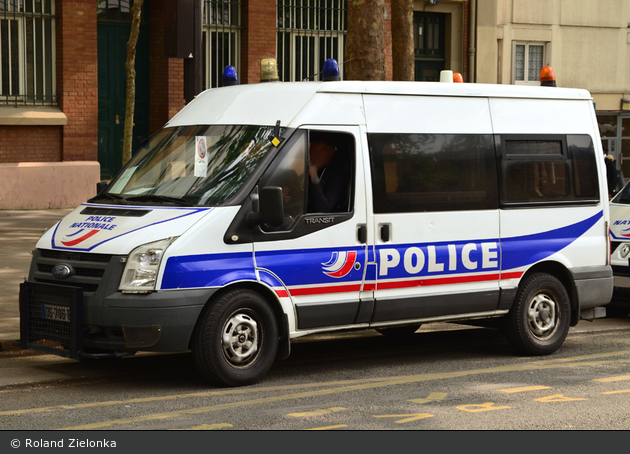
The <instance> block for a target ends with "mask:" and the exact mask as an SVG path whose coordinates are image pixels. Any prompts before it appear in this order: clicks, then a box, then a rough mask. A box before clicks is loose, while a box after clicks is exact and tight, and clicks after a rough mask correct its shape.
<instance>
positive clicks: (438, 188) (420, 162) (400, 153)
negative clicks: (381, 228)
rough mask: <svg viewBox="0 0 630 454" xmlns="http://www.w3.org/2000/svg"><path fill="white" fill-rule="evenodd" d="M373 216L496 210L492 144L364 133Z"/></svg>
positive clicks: (478, 139)
mask: <svg viewBox="0 0 630 454" xmlns="http://www.w3.org/2000/svg"><path fill="white" fill-rule="evenodd" d="M368 140H369V144H370V164H371V168H372V179H373V180H372V191H373V200H374V212H375V213H409V212H422V211H461V210H484V209H496V208H497V207H498V184H497V170H496V157H495V151H494V140H493V136H492V135H479V134H369V136H368Z"/></svg>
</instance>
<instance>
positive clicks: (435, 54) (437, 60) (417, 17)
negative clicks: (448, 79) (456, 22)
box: [413, 11, 446, 82]
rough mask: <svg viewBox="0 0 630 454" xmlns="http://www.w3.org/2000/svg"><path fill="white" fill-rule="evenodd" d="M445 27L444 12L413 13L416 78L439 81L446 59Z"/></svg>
mask: <svg viewBox="0 0 630 454" xmlns="http://www.w3.org/2000/svg"><path fill="white" fill-rule="evenodd" d="M445 27H446V14H440V13H423V12H418V11H416V12H414V13H413V29H414V54H415V70H416V76H415V79H416V80H418V81H425V82H439V80H440V71H442V70H443V69H445V61H446V43H445Z"/></svg>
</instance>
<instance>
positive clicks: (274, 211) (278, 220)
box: [249, 186, 284, 227]
mask: <svg viewBox="0 0 630 454" xmlns="http://www.w3.org/2000/svg"><path fill="white" fill-rule="evenodd" d="M258 207H259V211H258V212H257V213H251V214H250V215H249V220H250V221H252V222H254V223H260V222H264V223H265V224H268V225H270V226H272V227H279V226H281V225H282V223H283V222H284V203H283V200H282V188H281V187H279V186H265V187H264V188H262V189H260V191H259V194H258Z"/></svg>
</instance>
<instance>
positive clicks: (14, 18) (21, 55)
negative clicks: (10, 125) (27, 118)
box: [0, 0, 57, 106]
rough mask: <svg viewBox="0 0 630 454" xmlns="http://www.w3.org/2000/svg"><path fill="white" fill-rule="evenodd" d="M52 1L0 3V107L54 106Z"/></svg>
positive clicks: (21, 0) (55, 98)
mask: <svg viewBox="0 0 630 454" xmlns="http://www.w3.org/2000/svg"><path fill="white" fill-rule="evenodd" d="M55 18H56V16H55V1H54V0H0V105H15V106H19V105H54V104H57V95H56V87H55V85H56V80H55Z"/></svg>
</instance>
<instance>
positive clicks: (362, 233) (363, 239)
mask: <svg viewBox="0 0 630 454" xmlns="http://www.w3.org/2000/svg"><path fill="white" fill-rule="evenodd" d="M357 239H358V240H359V243H364V244H365V243H367V226H366V225H365V224H362V225H360V226H359V229H358V230H357Z"/></svg>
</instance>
